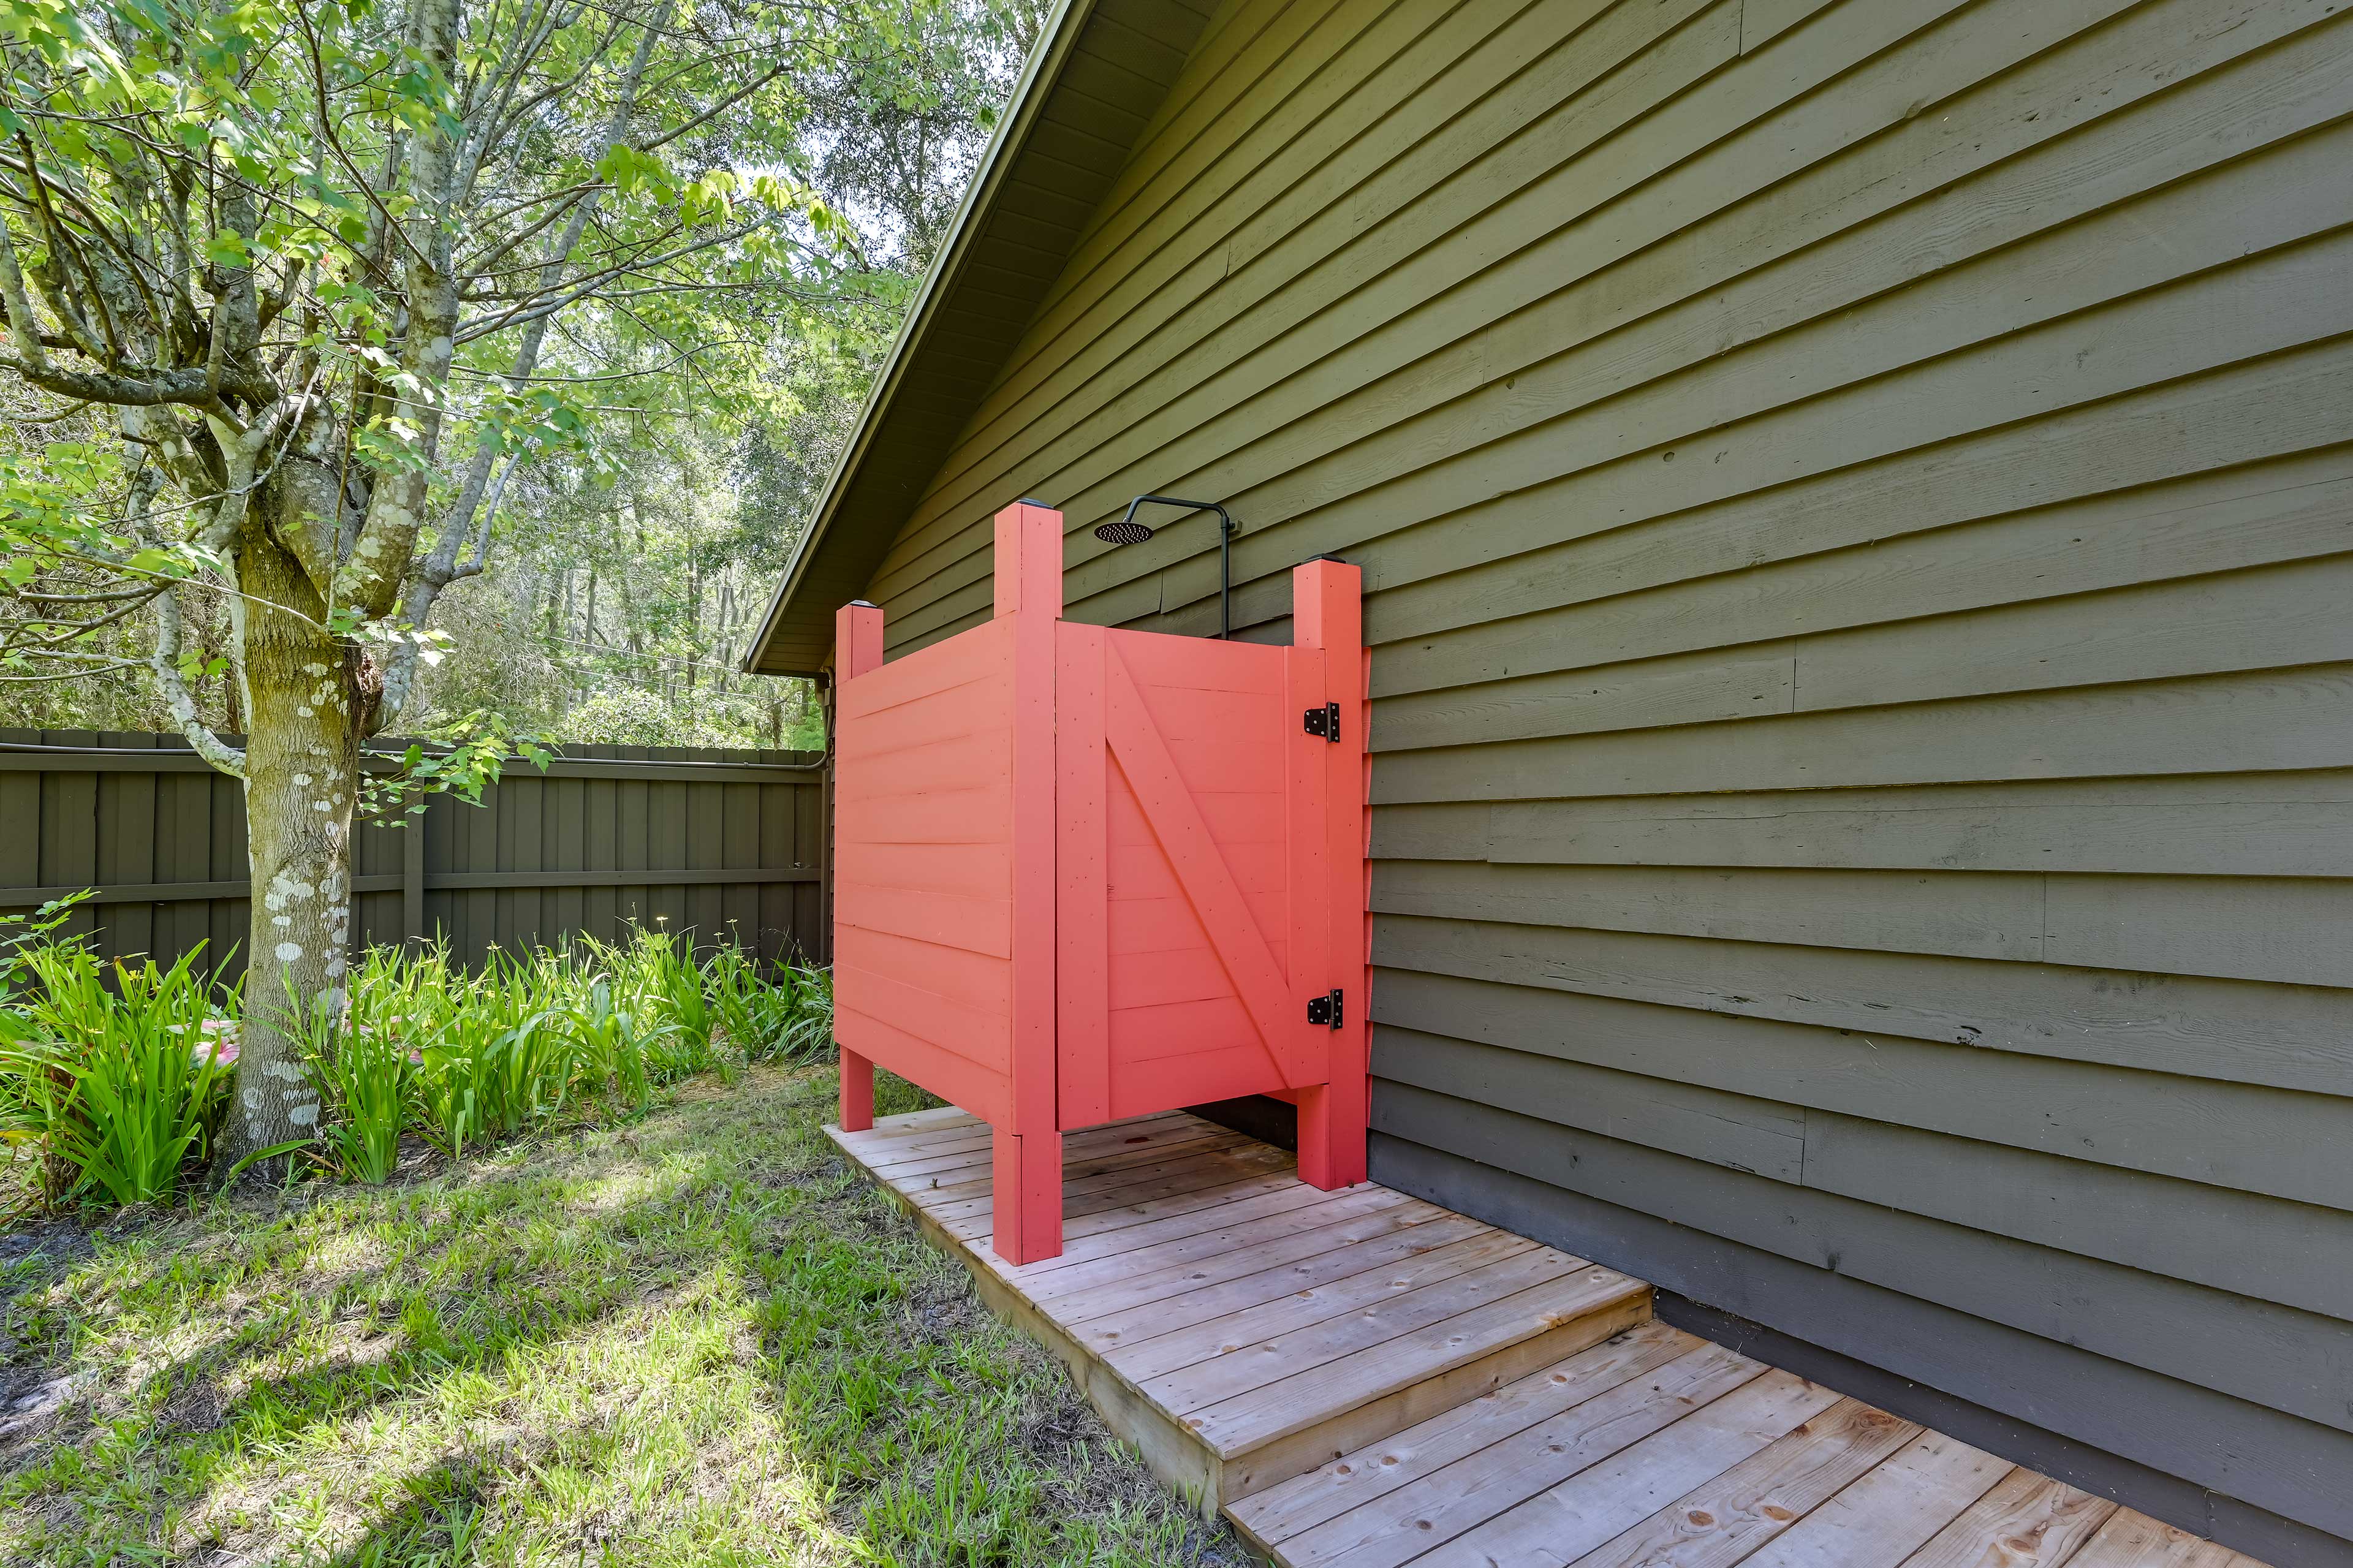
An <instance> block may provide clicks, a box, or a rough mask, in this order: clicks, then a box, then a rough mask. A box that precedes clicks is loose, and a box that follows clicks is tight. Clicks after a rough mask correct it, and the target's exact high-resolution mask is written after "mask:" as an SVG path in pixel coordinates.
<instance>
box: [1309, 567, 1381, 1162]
mask: <svg viewBox="0 0 2353 1568" xmlns="http://www.w3.org/2000/svg"><path fill="white" fill-rule="evenodd" d="M1363 584H1364V574H1363V573H1362V572H1360V571H1359V570H1358V569H1357V568H1356V567H1354V566H1350V565H1347V564H1345V563H1341V562H1338V561H1310V562H1307V563H1304V564H1303V565H1300V566H1296V567H1294V568H1293V570H1292V574H1291V595H1292V598H1291V603H1292V621H1291V626H1292V640H1293V643H1294V644H1296V645H1297V646H1298V647H1315V648H1322V649H1323V650H1324V700H1326V701H1327V702H1336V703H1338V704H1339V707H1340V743H1339V744H1338V745H1336V746H1328V747H1326V748H1325V751H1326V752H1327V753H1328V754H1327V755H1326V756H1325V758H1324V769H1325V773H1324V780H1325V784H1326V785H1327V793H1326V795H1325V798H1324V874H1325V876H1326V877H1327V878H1328V879H1329V883H1328V885H1329V887H1330V889H1331V897H1330V905H1329V907H1330V911H1331V913H1330V917H1329V918H1330V921H1331V925H1330V930H1329V935H1328V937H1327V939H1326V944H1325V951H1326V952H1327V953H1328V954H1329V958H1328V960H1327V962H1329V963H1330V964H1331V966H1332V976H1333V984H1335V985H1337V986H1339V987H1340V988H1341V989H1342V991H1343V992H1344V1005H1343V1006H1342V1009H1341V1017H1342V1023H1341V1026H1340V1027H1339V1028H1337V1029H1335V1030H1334V1031H1332V1039H1331V1051H1332V1054H1331V1070H1330V1073H1329V1075H1328V1077H1327V1079H1326V1081H1324V1083H1322V1084H1319V1085H1317V1086H1315V1087H1314V1088H1312V1089H1302V1090H1301V1091H1300V1093H1299V1096H1298V1103H1299V1176H1300V1179H1301V1180H1302V1181H1303V1182H1306V1183H1308V1184H1310V1185H1312V1186H1317V1187H1322V1188H1324V1189H1325V1190H1327V1191H1328V1190H1330V1189H1332V1188H1334V1187H1345V1186H1353V1185H1354V1184H1356V1183H1358V1182H1361V1181H1363V1180H1364V1179H1365V1122H1366V1088H1367V1078H1366V1075H1367V1072H1368V1068H1369V1064H1368V1062H1367V1060H1366V1040H1367V1039H1368V1038H1369V1035H1370V1028H1369V1025H1370V1020H1369V1018H1368V1017H1367V1016H1366V1015H1367V1012H1368V1010H1369V1006H1370V1004H1371V1001H1372V978H1373V972H1372V967H1371V964H1370V963H1369V956H1370V952H1371V949H1370V946H1369V931H1370V928H1371V916H1370V915H1369V914H1368V913H1367V912H1366V911H1367V910H1369V908H1370V907H1371V905H1370V900H1369V896H1368V895H1369V893H1370V891H1371V889H1370V887H1369V886H1368V883H1367V878H1368V877H1369V875H1370V867H1369V862H1368V861H1367V859H1366V839H1365V788H1366V768H1367V766H1368V765H1369V763H1368V757H1367V752H1366V732H1365V727H1366V723H1367V722H1368V721H1369V718H1370V715H1369V713H1368V712H1367V710H1366V700H1365V674H1366V669H1365V667H1366V654H1365V631H1364V626H1365V621H1364V586H1363Z"/></svg>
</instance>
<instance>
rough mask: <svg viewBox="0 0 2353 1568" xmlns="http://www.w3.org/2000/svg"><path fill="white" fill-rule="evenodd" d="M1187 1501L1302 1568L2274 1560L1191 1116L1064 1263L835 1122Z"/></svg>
mask: <svg viewBox="0 0 2353 1568" xmlns="http://www.w3.org/2000/svg"><path fill="white" fill-rule="evenodd" d="M828 1132H830V1133H831V1134H832V1136H833V1137H834V1139H835V1142H837V1143H838V1144H839V1146H840V1147H841V1149H842V1150H843V1152H845V1153H846V1154H848V1155H849V1157H850V1158H852V1159H853V1160H856V1161H857V1162H858V1163H860V1165H862V1166H864V1167H865V1168H866V1169H867V1170H868V1171H869V1172H870V1173H871V1174H873V1175H874V1177H875V1178H876V1180H877V1181H879V1182H880V1183H881V1184H882V1185H883V1186H884V1187H885V1188H886V1189H887V1190H888V1191H890V1192H891V1193H892V1194H894V1195H895V1196H897V1197H898V1198H899V1199H900V1200H901V1201H902V1202H903V1203H904V1204H905V1205H907V1206H908V1208H909V1209H910V1210H911V1211H912V1212H913V1214H914V1215H916V1216H917V1218H918V1220H919V1222H920V1223H921V1224H922V1225H923V1227H924V1229H925V1230H926V1232H927V1234H929V1235H930V1236H931V1237H932V1238H933V1240H934V1242H935V1243H937V1244H938V1245H939V1246H941V1247H944V1248H945V1249H947V1250H948V1251H950V1252H951V1253H953V1254H954V1255H955V1257H956V1258H958V1259H959V1260H961V1261H962V1262H963V1263H964V1264H965V1266H966V1268H969V1269H970V1270H971V1271H972V1273H973V1275H974V1278H975V1280H976V1283H977V1284H978V1286H979V1288H980V1290H981V1294H982V1297H983V1299H984V1300H987V1302H988V1303H989V1305H990V1306H991V1307H992V1308H994V1309H995V1310H997V1311H999V1312H1000V1313H1002V1314H1004V1315H1005V1316H1006V1317H1008V1319H1010V1320H1011V1321H1014V1322H1015V1323H1017V1324H1018V1325H1019V1326H1020V1327H1022V1328H1023V1329H1025V1330H1027V1331H1029V1332H1030V1333H1032V1334H1034V1335H1036V1336H1037V1337H1038V1338H1039V1340H1040V1341H1041V1342H1044V1343H1045V1344H1047V1345H1048V1347H1049V1348H1050V1349H1051V1350H1053V1352H1055V1354H1057V1355H1058V1356H1060V1358H1061V1359H1062V1360H1063V1361H1064V1362H1065V1363H1068V1364H1069V1365H1070V1367H1071V1373H1072V1375H1073V1377H1074V1378H1075V1379H1076V1381H1077V1382H1078V1384H1079V1385H1080V1387H1081V1388H1082V1389H1083V1390H1084V1391H1085V1392H1086V1394H1088V1396H1089V1397H1090V1398H1091V1399H1092V1401H1093V1402H1094V1404H1095V1405H1096V1406H1097V1408H1099V1409H1101V1410H1102V1411H1103V1413H1104V1415H1105V1416H1106V1417H1107V1418H1108V1419H1109V1420H1110V1422H1111V1424H1112V1426H1113V1428H1114V1429H1115V1430H1117V1431H1118V1432H1119V1433H1120V1434H1121V1435H1122V1436H1125V1437H1127V1438H1128V1439H1129V1440H1131V1441H1133V1442H1134V1443H1135V1444H1136V1445H1137V1446H1138V1447H1139V1448H1140V1449H1141V1450H1142V1452H1143V1453H1144V1456H1145V1460H1146V1462H1147V1463H1148V1464H1150V1465H1151V1466H1152V1467H1153V1468H1154V1469H1155V1471H1157V1472H1158V1473H1159V1474H1160V1475H1161V1476H1162V1477H1163V1478H1164V1479H1167V1480H1168V1481H1170V1482H1171V1484H1173V1485H1176V1486H1177V1487H1179V1488H1181V1489H1184V1490H1185V1491H1186V1492H1187V1494H1188V1495H1189V1496H1191V1497H1192V1498H1193V1499H1194V1500H1196V1501H1197V1502H1198V1503H1199V1504H1200V1505H1201V1506H1202V1507H1203V1508H1204V1510H1220V1509H1221V1510H1223V1511H1224V1513H1225V1514H1226V1515H1227V1517H1228V1518H1229V1519H1230V1520H1231V1521H1233V1523H1234V1525H1235V1526H1236V1528H1237V1529H1238V1530H1240V1532H1241V1533H1242V1536H1243V1538H1244V1539H1245V1540H1246V1541H1248V1542H1250V1544H1251V1545H1252V1546H1253V1547H1254V1548H1256V1549H1258V1550H1259V1551H1261V1552H1264V1553H1265V1554H1266V1555H1267V1556H1268V1557H1269V1558H1270V1559H1271V1561H1272V1562H1274V1563H1278V1564H1282V1565H1284V1568H1519V1565H1521V1564H1530V1565H1536V1564H1541V1565H1545V1568H2263V1564H2261V1563H2255V1562H2254V1561H2253V1560H2252V1559H2250V1558H2247V1557H2244V1556H2242V1555H2241V1554H2239V1553H2237V1552H2232V1551H2231V1550H2229V1549H2228V1548H2226V1547H2222V1546H2219V1545H2217V1544H2215V1543H2213V1542H2208V1541H2202V1540H2200V1539H2199V1538H2198V1537H2196V1536H2193V1535H2189V1534H2185V1533H2184V1532H2182V1531H2179V1530H2174V1529H2171V1528H2170V1527H2168V1526H2166V1525H2164V1524H2160V1523H2158V1521H2155V1520H2152V1519H2148V1518H2147V1517H2146V1516H2144V1515H2141V1514H2138V1513H2135V1512H2133V1511H2131V1510H2121V1509H2118V1508H2117V1507H2116V1504H2114V1503H2112V1502H2109V1501H2107V1500H2105V1499H2101V1498H2097V1497H2094V1496H2092V1495H2090V1494H2088V1493H2085V1492H2082V1491H2079V1490H2077V1489H2074V1488H2073V1487H2070V1486H2067V1485H2064V1484H2063V1483H2061V1482H2059V1481H2056V1480H2053V1479H2050V1478H2048V1477H2045V1476H2041V1475H2037V1474H2035V1473H2034V1472H2033V1471H2031V1470H2027V1469H2024V1468H2019V1467H2017V1466H2013V1465H2011V1464H2010V1463H2009V1462H2008V1461H2007V1460H2003V1459H1999V1458H1995V1457H1993V1456H1992V1455H1989V1454H1986V1453H1982V1452H1980V1451H1978V1449H1975V1448H1972V1447H1969V1446H1968V1445H1967V1444H1965V1443H1961V1442H1959V1441H1957V1440H1956V1439H1954V1438H1951V1437H1948V1436H1945V1435H1943V1434H1941V1433H1937V1432H1932V1431H1926V1430H1924V1429H1922V1428H1920V1427H1918V1426H1914V1425H1912V1424H1911V1423H1908V1422H1905V1421H1902V1420H1899V1419H1898V1418H1896V1417H1894V1416H1893V1415H1887V1414H1886V1413H1884V1412H1883V1411H1879V1410H1875V1409H1873V1408H1872V1407H1871V1406H1870V1405H1864V1404H1862V1402H1860V1401H1858V1400H1854V1399H1850V1398H1842V1397H1841V1396H1840V1395H1839V1394H1836V1393H1834V1392H1833V1391H1831V1390H1830V1389H1827V1388H1824V1387H1821V1386H1820V1385H1818V1384H1811V1383H1809V1382H1807V1381H1806V1380H1805V1379H1803V1378H1800V1377H1798V1376H1797V1375H1795V1374H1794V1373H1788V1372H1783V1371H1779V1370H1777V1369H1775V1368H1772V1367H1769V1366H1767V1365H1765V1364H1764V1363H1760V1362H1757V1361H1754V1360H1751V1359H1750V1358H1748V1357H1746V1356H1743V1355H1741V1354H1739V1353H1737V1352H1734V1351H1731V1350H1727V1349H1725V1347H1723V1346H1720V1345H1715V1344H1710V1343H1708V1342H1704V1341H1702V1340H1698V1339H1695V1338H1694V1337H1693V1336H1691V1335H1689V1334H1686V1333H1683V1332H1682V1331H1678V1330H1675V1329H1672V1328H1669V1327H1668V1326H1666V1325H1665V1324H1662V1323H1658V1322H1654V1321H1651V1319H1650V1296H1649V1288H1648V1287H1647V1286H1645V1285H1643V1284H1642V1283H1641V1281H1639V1280H1633V1279H1628V1278H1627V1277H1625V1276H1624V1275H1621V1274H1618V1273H1616V1272H1615V1271H1613V1270H1611V1269H1608V1268H1601V1267H1599V1266H1598V1265H1595V1264H1591V1263H1588V1262H1587V1261H1586V1260H1585V1259H1583V1258H1573V1257H1570V1256H1569V1255H1568V1254H1567V1253H1563V1252H1559V1251H1556V1250H1555V1249H1553V1248H1551V1247H1544V1246H1541V1245H1539V1244H1537V1243H1535V1242H1533V1241H1529V1240H1526V1239H1525V1238H1523V1237H1516V1236H1513V1235H1511V1234H1510V1233H1508V1232H1504V1231H1501V1230H1498V1229H1496V1228H1494V1227H1493V1226H1488V1225H1485V1224H1483V1223H1482V1222H1480V1221H1478V1220H1474V1219H1471V1218H1469V1217H1468V1216H1466V1215H1457V1214H1453V1213H1451V1212H1450V1211H1448V1210H1446V1209H1442V1208H1440V1207H1438V1206H1436V1205H1431V1204H1427V1203H1423V1202H1420V1201H1419V1200H1418V1199H1414V1198H1409V1197H1407V1196H1405V1195H1404V1194H1399V1193H1394V1192H1390V1191H1388V1189H1386V1188H1382V1187H1376V1186H1370V1185H1366V1186H1359V1187H1354V1188H1350V1189H1348V1190H1346V1191H1344V1192H1338V1193H1324V1192H1318V1191H1316V1190H1315V1189H1314V1188H1313V1187H1309V1186H1307V1185H1305V1184H1303V1183H1302V1182H1300V1181H1299V1180H1298V1179H1297V1176H1296V1173H1295V1171H1294V1170H1293V1161H1292V1159H1291V1157H1290V1156H1289V1155H1287V1154H1284V1153H1282V1152H1280V1151H1277V1150H1274V1149H1271V1148H1270V1147H1268V1146H1267V1145H1265V1144H1263V1143H1260V1142H1257V1141H1255V1140H1252V1139H1249V1138H1246V1137H1243V1136H1241V1135H1240V1134H1237V1133H1234V1132H1230V1131H1227V1130H1226V1129H1224V1128H1220V1127H1216V1126H1213V1125H1211V1124H1210V1123H1208V1122H1206V1121H1200V1120H1199V1119H1198V1118H1195V1117H1192V1116H1190V1115H1187V1113H1185V1112H1182V1111H1171V1112H1167V1113H1166V1114H1162V1115H1156V1116H1147V1117H1138V1118H1135V1119H1134V1120H1131V1121H1124V1122H1115V1123H1112V1124H1109V1125H1107V1126H1103V1127H1096V1128H1089V1129H1087V1130H1086V1131H1082V1132H1078V1133H1074V1134H1071V1136H1069V1137H1068V1138H1066V1139H1065V1140H1064V1150H1063V1152H1064V1163H1063V1170H1064V1176H1065V1183H1064V1237H1065V1244H1064V1245H1065V1250H1064V1252H1063V1253H1062V1255H1061V1256H1060V1257H1058V1258H1049V1259H1046V1260H1044V1261H1041V1262H1038V1263H1032V1264H1029V1265H1026V1266H1023V1267H1019V1268H1015V1267H1012V1266H1010V1265H1008V1264H1005V1263H1004V1262H1002V1261H1001V1260H1000V1259H998V1258H997V1257H996V1256H995V1254H994V1253H993V1252H992V1251H991V1250H990V1249H989V1247H988V1240H989V1234H990V1226H991V1210H990V1202H989V1179H990V1137H989V1133H988V1131H987V1128H986V1127H985V1126H983V1125H982V1124H981V1123H979V1122H976V1121H973V1119H972V1118H970V1117H968V1116H966V1115H965V1114H964V1113H963V1112H961V1111H957V1110H951V1109H941V1110H927V1111H919V1112H916V1113H915V1114H914V1115H913V1116H906V1117H893V1118H889V1119H886V1120H884V1121H878V1122H877V1123H876V1124H875V1126H874V1128H873V1129H872V1130H871V1131H864V1132H856V1133H847V1134H845V1133H842V1132H841V1131H839V1130H838V1129H828Z"/></svg>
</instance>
